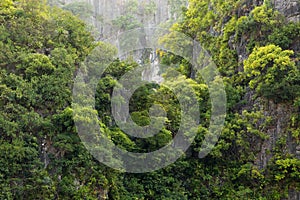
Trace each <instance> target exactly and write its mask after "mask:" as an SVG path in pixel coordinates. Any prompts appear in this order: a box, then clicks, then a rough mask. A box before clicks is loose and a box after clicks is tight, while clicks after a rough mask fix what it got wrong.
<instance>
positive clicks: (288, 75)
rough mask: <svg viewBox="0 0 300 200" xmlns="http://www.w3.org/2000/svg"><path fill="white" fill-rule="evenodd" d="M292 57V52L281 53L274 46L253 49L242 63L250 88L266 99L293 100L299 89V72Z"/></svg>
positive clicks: (281, 51)
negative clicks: (248, 78)
mask: <svg viewBox="0 0 300 200" xmlns="http://www.w3.org/2000/svg"><path fill="white" fill-rule="evenodd" d="M292 55H293V51H288V50H284V51H283V50H282V49H281V48H280V47H278V46H275V45H268V46H265V47H260V48H257V49H254V50H253V52H252V53H251V54H250V56H249V58H248V59H247V60H246V61H245V63H244V68H245V73H246V74H247V76H248V77H250V82H249V86H250V88H251V89H254V90H255V91H256V92H257V95H259V96H263V97H266V98H268V99H274V100H276V101H285V100H290V101H292V100H294V98H295V97H296V95H297V94H298V93H299V92H298V91H299V89H300V88H299V85H297V83H298V82H299V81H300V79H299V77H300V71H299V69H298V68H297V67H296V65H295V62H293V61H292V59H291V56H292Z"/></svg>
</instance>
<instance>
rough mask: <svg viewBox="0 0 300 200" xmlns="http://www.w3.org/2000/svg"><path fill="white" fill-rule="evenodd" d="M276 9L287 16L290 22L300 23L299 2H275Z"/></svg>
mask: <svg viewBox="0 0 300 200" xmlns="http://www.w3.org/2000/svg"><path fill="white" fill-rule="evenodd" d="M273 5H274V7H275V9H277V10H278V11H279V12H281V13H282V14H283V15H284V16H286V17H287V18H288V19H289V20H290V21H294V22H300V1H299V0H273Z"/></svg>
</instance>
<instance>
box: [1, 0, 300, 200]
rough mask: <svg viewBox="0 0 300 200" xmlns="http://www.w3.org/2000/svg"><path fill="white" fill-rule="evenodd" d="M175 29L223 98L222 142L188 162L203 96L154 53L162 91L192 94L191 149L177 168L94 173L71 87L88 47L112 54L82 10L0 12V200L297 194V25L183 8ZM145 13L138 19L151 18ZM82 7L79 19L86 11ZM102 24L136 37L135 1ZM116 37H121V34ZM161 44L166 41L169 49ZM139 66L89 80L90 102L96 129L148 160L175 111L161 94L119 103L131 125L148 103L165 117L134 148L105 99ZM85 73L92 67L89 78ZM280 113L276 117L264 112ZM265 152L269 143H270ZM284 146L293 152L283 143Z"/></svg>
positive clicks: (239, 5)
mask: <svg viewBox="0 0 300 200" xmlns="http://www.w3.org/2000/svg"><path fill="white" fill-rule="evenodd" d="M189 3H190V5H189V7H188V8H187V9H184V10H183V16H184V19H183V21H182V22H180V23H176V24H174V25H173V27H172V30H175V31H180V32H183V33H185V34H187V35H189V36H190V37H192V38H193V39H197V40H199V41H200V42H201V44H203V45H204V47H205V48H206V49H207V50H209V52H210V53H211V54H212V56H213V59H214V61H215V63H216V64H217V66H218V68H219V70H220V72H221V74H222V75H223V78H222V79H223V81H224V84H225V87H226V93H227V98H228V99H227V117H226V122H225V127H224V129H223V131H222V134H221V137H220V139H219V141H218V143H217V144H216V146H215V147H214V149H213V150H212V152H210V153H209V155H208V156H206V157H205V158H203V159H199V158H198V152H199V149H200V147H201V144H202V141H203V138H204V136H205V135H206V134H209V133H208V132H209V131H208V126H209V124H208V121H209V119H210V115H211V113H210V108H211V105H210V99H209V92H208V86H207V85H206V84H205V83H204V82H203V80H202V79H201V78H194V75H193V71H192V69H191V66H190V64H189V63H188V62H187V61H186V60H185V59H183V58H181V57H179V56H176V55H173V54H170V53H167V52H159V53H160V62H161V63H163V64H167V65H172V66H174V68H175V69H176V71H177V72H179V73H181V76H177V77H173V74H174V73H173V72H172V71H166V72H165V73H164V74H163V76H165V77H168V80H170V81H169V83H168V84H170V85H172V86H173V87H179V86H178V85H180V83H181V82H183V81H186V82H188V83H189V85H190V86H191V87H192V88H193V89H194V90H195V93H196V95H197V100H198V102H199V104H200V105H201V106H200V110H201V116H200V118H201V123H200V125H199V127H198V130H197V136H196V139H195V141H194V142H193V144H192V146H191V147H190V148H189V150H188V151H187V152H186V154H185V155H183V156H182V157H181V158H180V159H179V160H178V161H177V162H176V163H174V164H172V165H170V166H168V167H166V168H164V169H161V170H158V171H155V172H151V173H145V174H129V173H121V172H119V171H116V170H113V169H110V168H108V167H106V166H104V165H102V164H101V163H99V162H98V161H97V160H96V159H95V158H93V156H92V155H91V154H90V153H89V152H88V151H87V150H86V149H85V147H84V145H83V144H82V142H81V140H80V138H79V136H78V135H77V131H76V128H75V125H74V121H73V108H72V107H71V93H72V87H73V79H74V77H75V74H76V72H77V71H78V68H79V66H80V63H81V62H82V61H83V60H84V59H85V58H86V56H87V55H88V54H89V53H91V52H92V50H93V49H94V48H95V47H97V48H98V49H100V51H99V52H96V56H95V60H93V61H94V62H96V63H97V62H101V61H97V53H99V54H101V58H103V57H104V58H107V59H110V58H111V57H113V55H114V54H115V53H116V49H114V48H113V47H111V46H110V45H108V44H106V43H103V42H95V40H94V38H93V37H92V34H91V33H89V32H88V31H87V30H88V28H89V27H87V26H86V25H85V24H84V23H83V22H82V21H81V20H79V19H77V18H76V17H75V16H73V15H72V13H71V12H73V13H77V14H78V15H80V16H81V17H83V18H84V17H87V15H86V14H87V13H88V12H90V9H89V8H86V7H84V6H83V5H82V4H80V3H79V4H71V5H69V6H65V9H66V10H68V11H71V12H67V11H63V10H61V9H58V8H51V7H49V6H47V5H46V2H43V1H42V2H41V1H40V0H2V1H1V2H0V33H1V34H0V106H1V110H0V199H106V198H109V199H122V200H123V199H180V200H182V199H283V198H286V197H287V195H288V191H290V190H300V184H299V183H300V173H299V171H300V161H299V157H298V158H297V157H296V155H295V154H294V153H293V152H291V151H290V150H289V148H290V146H293V148H294V146H297V145H298V146H299V144H300V128H299V127H300V124H299V123H300V115H299V106H300V92H299V91H300V90H299V89H300V88H299V87H300V63H299V55H300V54H299V53H300V51H299V48H297V45H295V44H300V38H299V33H300V24H299V23H296V22H288V21H287V19H285V18H284V17H283V16H282V15H281V14H280V13H279V12H277V11H275V10H273V8H272V5H271V4H270V3H269V1H265V2H264V4H259V5H253V4H249V3H247V1H239V0H228V1H220V0H211V1H208V0H190V1H189ZM154 7H155V5H153V4H152V3H149V4H147V5H146V8H147V10H145V11H143V15H144V16H143V17H147V15H150V14H151V13H152V12H153V9H154ZM85 9H86V11H85ZM127 9H128V12H127V13H126V15H124V16H122V17H120V18H118V19H116V20H114V21H113V25H114V26H115V28H117V29H118V30H122V28H123V27H127V28H128V26H125V25H124V24H130V27H129V28H135V27H140V24H139V22H137V21H135V17H134V16H132V15H130V14H128V13H134V14H135V15H137V14H138V12H139V10H138V8H137V6H136V1H134V0H133V1H132V3H131V4H128V7H127ZM125 30H126V29H125ZM168 37H170V35H169V36H168V35H167V36H165V38H164V40H168ZM137 66H138V64H137V63H136V62H134V61H132V60H126V61H120V60H114V61H113V62H112V63H111V65H110V66H109V68H108V69H107V70H106V71H105V72H104V73H103V77H102V79H101V80H99V82H98V85H97V90H96V96H95V102H96V105H95V108H96V110H97V111H98V116H99V119H100V120H99V124H100V125H101V128H102V129H103V130H105V133H106V134H107V135H108V136H109V137H110V139H111V140H112V141H113V142H114V143H115V144H116V145H118V146H119V147H122V148H125V149H127V150H130V151H134V152H151V151H154V150H156V149H158V148H160V147H162V146H164V145H165V144H166V143H168V142H169V141H170V140H171V139H172V138H173V137H174V135H175V134H176V132H177V130H178V125H179V120H180V106H179V102H178V100H177V99H176V96H175V95H174V94H173V93H172V92H171V91H170V90H169V89H168V88H166V87H159V86H158V85H156V84H148V85H145V86H143V87H141V88H139V89H138V90H137V91H136V92H135V93H134V95H133V97H132V98H131V100H130V112H131V116H132V118H133V120H134V121H135V122H136V123H137V124H139V125H143V126H144V125H148V124H149V123H150V118H149V109H150V107H151V106H152V105H153V104H154V103H155V104H159V105H161V106H162V107H163V108H164V109H165V111H166V114H167V115H166V118H167V119H165V120H166V125H165V127H164V128H163V129H162V130H160V132H159V134H157V135H156V136H155V137H151V138H146V139H140V138H139V139H137V138H133V137H129V136H128V135H126V133H124V132H123V131H122V130H120V129H119V128H118V127H117V126H116V124H115V122H114V119H113V117H112V114H111V104H110V102H111V101H112V99H111V94H112V92H113V88H114V87H115V86H117V85H118V86H120V84H119V79H120V77H121V76H122V75H123V74H124V73H126V72H128V71H129V70H131V69H134V68H136V67H137ZM89 70H90V71H89V73H93V71H92V70H93V69H92V68H91V69H89ZM270 105H276V106H277V107H279V106H281V107H283V108H285V109H286V110H285V111H282V113H277V115H275V114H274V112H272V110H270V109H268V106H270ZM283 115H287V116H288V117H289V118H288V121H287V123H286V124H285V127H283V128H282V129H281V132H280V134H278V137H277V138H276V140H275V144H273V145H274V146H273V147H272V149H271V150H270V152H267V154H270V155H272V156H271V157H270V159H268V160H267V163H266V164H261V163H259V162H260V161H261V160H260V158H259V156H261V151H262V148H266V147H265V146H266V143H268V141H269V140H270V137H271V136H272V130H274V127H276V126H277V125H278V124H277V123H279V121H280V119H279V118H283V117H286V116H283ZM269 143H270V142H269ZM290 143H292V144H293V145H291V144H290Z"/></svg>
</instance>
